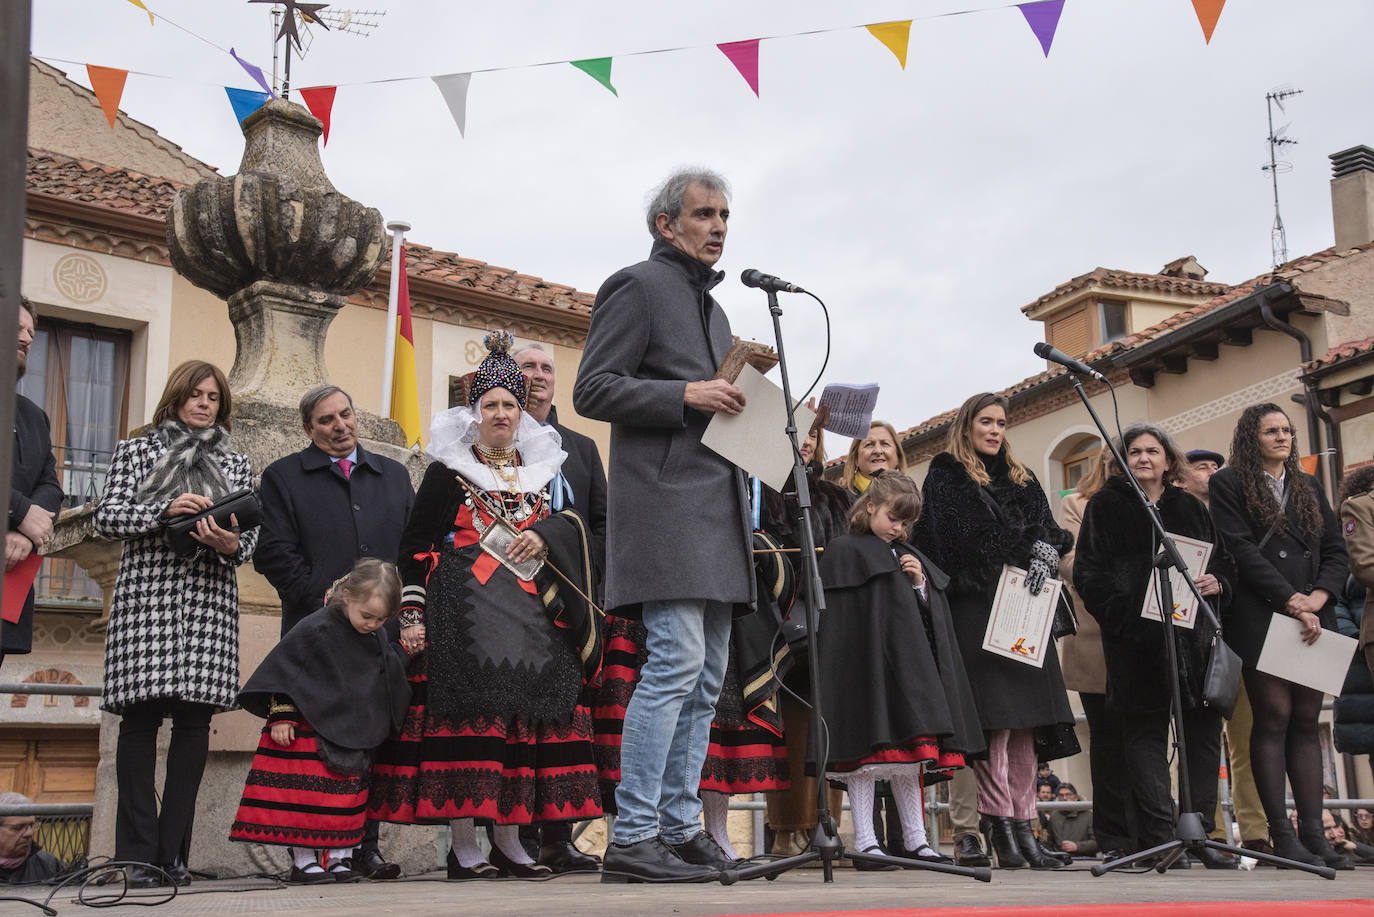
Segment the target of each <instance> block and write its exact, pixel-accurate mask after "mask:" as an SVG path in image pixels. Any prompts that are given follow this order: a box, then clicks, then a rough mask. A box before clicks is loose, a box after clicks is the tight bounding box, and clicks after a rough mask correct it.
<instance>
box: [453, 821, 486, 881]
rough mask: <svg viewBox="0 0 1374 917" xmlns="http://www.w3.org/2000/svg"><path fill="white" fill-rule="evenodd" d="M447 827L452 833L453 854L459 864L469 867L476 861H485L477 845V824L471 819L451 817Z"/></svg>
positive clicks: (474, 864) (475, 863)
mask: <svg viewBox="0 0 1374 917" xmlns="http://www.w3.org/2000/svg"><path fill="white" fill-rule="evenodd" d="M448 828H449V832H450V833H451V834H452V835H453V855H454V856H456V857H457V858H458V865H459V866H461V867H463V868H464V869H471V868H472V867H474V866H476V865H477V864H478V863H485V862H486V861H487V858H486V857H485V856H483V855H482V850H481V848H479V847H478V846H477V824H476V823H475V822H474V821H473V820H472V819H470V818H454V819H451V820H450V821H449V823H448Z"/></svg>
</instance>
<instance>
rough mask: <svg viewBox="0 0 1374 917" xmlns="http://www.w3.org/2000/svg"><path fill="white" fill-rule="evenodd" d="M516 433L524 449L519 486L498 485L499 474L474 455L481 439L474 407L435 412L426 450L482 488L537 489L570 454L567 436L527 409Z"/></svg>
mask: <svg viewBox="0 0 1374 917" xmlns="http://www.w3.org/2000/svg"><path fill="white" fill-rule="evenodd" d="M515 436H516V443H515V447H516V448H517V449H518V450H520V475H519V477H518V478H517V480H518V482H519V488H518V489H517V488H516V487H515V486H514V485H507V484H505V483H504V482H502V483H501V485H500V486H499V487H498V486H497V479H496V475H494V474H492V473H491V470H490V469H489V468H488V467H487V466H486V465H485V464H483V463H482V461H481V460H480V459H478V458H477V456H475V455H473V454H472V446H473V444H474V443H476V442H477V413H476V412H475V411H474V410H473V409H472V408H468V407H463V406H461V405H460V406H459V407H455V408H449V409H448V410H447V411H441V412H440V413H438V414H435V415H434V421H433V423H431V424H430V428H429V448H428V449H427V450H425V451H426V452H428V453H429V455H430V457H431V458H433V459H435V460H436V461H440V462H443V463H444V465H446V466H447V467H449V468H452V469H453V470H454V471H456V472H458V473H459V474H461V475H462V476H463V477H465V478H467V479H468V480H469V481H471V482H472V483H473V484H476V485H477V486H478V487H482V488H485V489H490V490H505V491H509V492H510V493H518V492H520V491H522V490H523V491H525V492H527V493H529V492H534V491H537V490H539V489H540V488H541V487H543V486H544V485H545V484H547V483H549V482H550V481H552V480H553V478H554V475H556V474H558V470H559V469H560V468H562V467H563V461H564V460H565V459H566V458H567V457H568V453H566V452H564V451H563V438H562V437H561V436H559V435H558V431H557V430H555V429H554V428H553V425H552V424H549V425H541V424H540V423H538V422H537V421H535V419H534V418H532V417H530V415H529V414H528V413H527V412H525V411H521V412H520V425H519V426H518V427H517V428H516V432H515Z"/></svg>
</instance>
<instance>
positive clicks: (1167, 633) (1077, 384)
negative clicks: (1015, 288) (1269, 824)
mask: <svg viewBox="0 0 1374 917" xmlns="http://www.w3.org/2000/svg"><path fill="white" fill-rule="evenodd" d="M1069 379H1070V380H1072V382H1073V387H1074V390H1075V391H1077V392H1078V398H1079V400H1080V401H1082V402H1083V406H1084V407H1085V408H1087V409H1088V414H1089V415H1090V416H1091V417H1092V419H1093V423H1094V424H1096V425H1097V429H1098V432H1100V433H1101V434H1102V441H1103V442H1104V443H1106V444H1107V448H1108V449H1110V450H1111V451H1112V457H1113V458H1115V459H1116V464H1117V467H1119V468H1120V469H1121V470H1122V471H1123V472H1124V473H1125V477H1126V480H1127V481H1129V482H1130V485H1131V489H1132V490H1133V491H1135V495H1136V497H1137V498H1138V499H1139V500H1140V503H1141V505H1142V506H1144V507H1145V514H1146V515H1147V516H1148V517H1149V519H1150V524H1151V525H1152V526H1153V527H1154V530H1155V537H1156V538H1157V539H1159V544H1160V547H1161V553H1160V554H1159V555H1158V556H1157V557H1156V558H1155V562H1154V573H1153V574H1152V575H1153V576H1154V577H1155V579H1156V582H1157V583H1158V586H1159V588H1157V589H1156V590H1155V597H1156V599H1157V600H1158V602H1159V617H1160V619H1161V620H1162V621H1163V623H1164V657H1165V659H1166V660H1167V661H1168V663H1169V695H1170V696H1169V716H1170V718H1171V719H1172V721H1173V727H1174V750H1175V752H1176V753H1177V761H1178V821H1177V823H1176V824H1175V825H1174V838H1173V840H1171V841H1167V842H1165V843H1163V844H1159V845H1157V846H1154V847H1151V848H1149V849H1148V850H1142V851H1140V852H1139V853H1133V854H1131V855H1130V856H1125V857H1121V858H1120V859H1117V860H1112V861H1111V862H1110V863H1099V864H1097V865H1095V866H1093V867H1092V869H1091V870H1090V871H1091V872H1092V874H1093V875H1094V876H1103V875H1106V874H1107V873H1109V872H1111V871H1113V870H1116V869H1123V868H1125V867H1127V866H1133V865H1135V864H1136V863H1139V862H1140V861H1141V860H1148V859H1150V858H1152V857H1156V856H1158V857H1159V859H1158V862H1156V863H1154V864H1153V865H1154V868H1155V870H1156V871H1157V872H1159V873H1160V874H1163V873H1164V871H1165V870H1167V869H1168V868H1169V867H1170V866H1172V865H1173V863H1174V862H1175V861H1176V860H1177V859H1178V858H1179V857H1181V856H1183V855H1184V854H1185V853H1198V852H1200V851H1201V850H1203V849H1205V848H1209V847H1210V848H1211V849H1213V850H1223V851H1225V852H1227V853H1232V854H1235V855H1236V856H1247V857H1252V858H1254V859H1257V860H1260V861H1261V862H1264V863H1269V864H1271V865H1273V866H1282V867H1285V868H1287V869H1301V870H1303V871H1305V872H1310V873H1312V874H1314V875H1318V876H1321V877H1322V878H1323V879H1334V878H1336V870H1334V869H1332V868H1331V867H1330V866H1311V865H1308V864H1307V863H1300V862H1298V861H1297V860H1289V859H1286V858H1284V857H1281V856H1274V855H1273V854H1270V853H1261V852H1259V851H1256V850H1246V849H1244V848H1241V847H1232V846H1231V845H1229V844H1223V843H1222V842H1221V841H1214V840H1212V839H1210V838H1209V837H1207V832H1206V831H1205V830H1204V829H1203V826H1202V815H1201V814H1200V813H1198V812H1196V811H1194V810H1193V794H1192V787H1191V786H1190V785H1189V780H1188V750H1187V747H1186V745H1185V743H1184V740H1183V697H1182V692H1181V689H1180V688H1179V674H1178V648H1177V646H1176V645H1175V643H1174V593H1173V584H1172V582H1171V581H1170V571H1171V570H1177V571H1178V572H1179V573H1180V574H1181V575H1182V577H1183V581H1184V582H1186V583H1187V584H1188V588H1189V590H1191V591H1192V593H1193V596H1194V597H1195V598H1196V599H1197V602H1198V611H1199V612H1200V613H1201V615H1202V617H1204V618H1205V619H1206V621H1207V626H1208V627H1210V628H1211V629H1212V631H1213V632H1214V633H1216V634H1217V635H1218V636H1220V634H1221V622H1220V621H1219V620H1218V619H1217V616H1216V612H1214V611H1213V610H1212V606H1211V605H1209V604H1208V603H1207V600H1206V599H1205V598H1203V597H1202V593H1201V592H1199V591H1198V588H1197V584H1196V583H1194V582H1193V578H1192V577H1191V576H1190V575H1189V574H1188V566H1187V564H1185V563H1184V561H1183V557H1182V555H1180V554H1179V553H1178V545H1176V544H1174V540H1173V539H1172V538H1170V537H1169V533H1168V532H1166V531H1164V523H1163V522H1162V521H1161V520H1160V518H1159V508H1158V507H1157V506H1155V505H1154V503H1152V502H1150V498H1149V497H1147V496H1146V495H1145V491H1144V490H1143V489H1142V488H1141V486H1140V482H1139V481H1137V480H1136V479H1135V475H1134V474H1132V473H1131V466H1130V465H1128V464H1126V459H1125V457H1124V456H1122V454H1121V452H1120V450H1118V449H1117V448H1116V443H1114V442H1113V441H1112V438H1111V436H1109V435H1108V434H1107V428H1106V427H1104V426H1103V425H1102V419H1101V418H1100V417H1098V416H1097V412H1096V411H1095V410H1093V406H1092V404H1091V403H1090V402H1089V401H1088V394H1087V392H1085V391H1084V390H1083V380H1082V379H1080V378H1079V377H1078V373H1077V372H1075V371H1074V370H1072V369H1070V371H1069Z"/></svg>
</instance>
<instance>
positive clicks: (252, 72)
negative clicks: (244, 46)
mask: <svg viewBox="0 0 1374 917" xmlns="http://www.w3.org/2000/svg"><path fill="white" fill-rule="evenodd" d="M229 56H230V57H232V58H233V59H234V60H236V61H238V62H239V66H240V67H242V68H243V69H244V70H245V71H246V72H247V74H248V75H249V76H251V77H252V78H253V82H255V83H257V84H258V85H259V86H261V87H262V91H263V92H265V93H267V95H268V96H269V97H271V98H273V99H275V98H276V97H277V94H276V93H275V92H273V91H272V87H271V86H268V85H267V77H265V76H263V75H262V68H261V67H259V66H258V65H257V64H250V63H248V61H246V60H244V59H243V58H241V57H239V56H238V54H237V53H236V52H235V51H234V49H233V48H230V49H229Z"/></svg>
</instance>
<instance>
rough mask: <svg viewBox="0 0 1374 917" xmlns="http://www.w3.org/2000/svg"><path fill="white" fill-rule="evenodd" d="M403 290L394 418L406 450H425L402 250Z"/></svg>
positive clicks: (398, 303) (399, 267) (398, 314)
mask: <svg viewBox="0 0 1374 917" xmlns="http://www.w3.org/2000/svg"><path fill="white" fill-rule="evenodd" d="M396 270H398V271H400V272H401V276H400V281H401V283H400V288H399V292H398V293H397V294H396V364H395V369H394V370H393V372H392V374H391V418H392V419H393V420H395V421H396V422H397V423H398V424H400V425H401V432H402V433H403V434H405V438H406V448H410V447H412V446H423V445H424V444H423V442H421V439H420V393H419V389H418V388H417V386H416V382H415V331H414V330H413V329H412V327H411V324H410V282H409V280H408V279H407V278H406V250H405V246H404V245H403V246H401V259H400V263H399V264H398V265H396Z"/></svg>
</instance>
